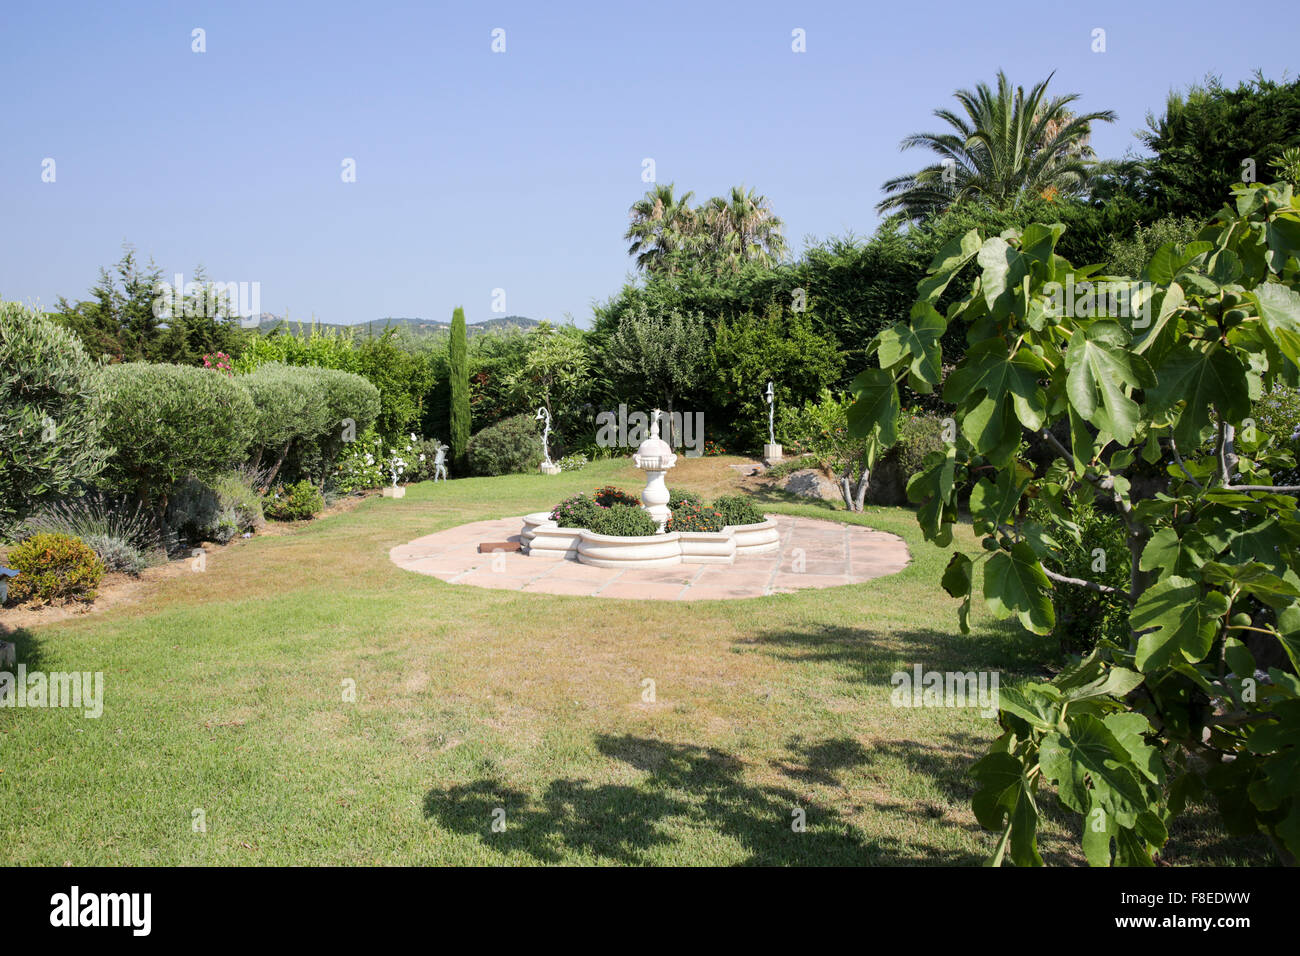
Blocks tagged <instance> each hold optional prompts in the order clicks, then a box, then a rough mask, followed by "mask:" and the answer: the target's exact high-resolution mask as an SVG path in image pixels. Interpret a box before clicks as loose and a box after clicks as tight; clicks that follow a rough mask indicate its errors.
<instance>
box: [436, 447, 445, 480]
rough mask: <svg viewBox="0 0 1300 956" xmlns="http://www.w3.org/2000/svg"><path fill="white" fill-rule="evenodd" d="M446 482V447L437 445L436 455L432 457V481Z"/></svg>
mask: <svg viewBox="0 0 1300 956" xmlns="http://www.w3.org/2000/svg"><path fill="white" fill-rule="evenodd" d="M440 477H441V479H442V480H443V481H446V480H447V446H446V445H439V446H438V453H437V454H436V455H434V457H433V480H434V481H437V480H438V479H439V478H440Z"/></svg>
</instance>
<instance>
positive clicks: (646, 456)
mask: <svg viewBox="0 0 1300 956" xmlns="http://www.w3.org/2000/svg"><path fill="white" fill-rule="evenodd" d="M661 414H662V413H661V412H660V411H659V409H657V408H656V409H655V411H654V417H653V418H652V419H651V422H650V437H649V438H647V439H646V440H645V441H643V442H642V443H641V445H640V447H639V448H637V450H636V454H635V455H633V456H632V462H633V464H635V465H636V466H637V467H638V468H640V469H641V470H642V471H644V472H645V491H643V492H641V507H642V508H643V509H645V511H647V512H648V513H649V515H650V517H652V518H654V519H655V522H656V523H657V524H658V525H659V533H660V534H663V530H664V525H665V524H666V523H667V522H668V519H669V518H670V517H672V512H671V511H669V510H668V499H669V498H670V497H671V496H670V495H669V494H668V485H667V484H665V483H664V476H665V475H667V474H668V471H669V469H670V468H673V467H675V466H676V465H677V456H676V455H675V454H673V450H672V448H670V447H669V446H668V442H666V441H664V440H663V439H662V438H660V437H659V416H660V415H661Z"/></svg>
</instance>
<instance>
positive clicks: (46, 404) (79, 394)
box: [0, 302, 106, 539]
mask: <svg viewBox="0 0 1300 956" xmlns="http://www.w3.org/2000/svg"><path fill="white" fill-rule="evenodd" d="M100 420H101V415H100V412H99V401H98V395H97V392H96V388H95V365H94V363H93V362H92V361H91V359H90V357H89V356H88V355H87V354H86V350H85V349H84V348H83V347H82V344H81V342H80V340H78V338H77V337H76V335H74V334H73V333H72V332H70V331H69V330H67V329H64V328H61V327H60V326H58V325H55V324H54V323H53V322H51V321H49V320H48V319H46V318H45V317H44V316H42V315H41V314H39V313H37V312H34V311H33V310H31V309H28V308H26V307H25V306H22V305H19V304H18V303H16V302H0V436H3V440H0V539H3V538H7V537H8V536H9V535H10V534H12V533H13V530H14V526H15V525H16V524H17V523H18V522H19V521H21V520H22V519H23V518H25V517H27V516H28V515H29V514H31V513H32V512H33V511H35V510H37V509H38V508H39V507H40V506H41V505H42V504H45V503H47V502H51V501H55V500H57V499H58V498H59V497H62V496H64V495H67V494H68V493H69V492H72V491H73V490H74V489H75V488H76V487H77V486H78V485H80V484H82V483H84V482H88V481H90V480H91V479H92V478H94V477H95V476H96V475H98V474H99V473H100V471H101V470H102V469H103V467H104V460H105V457H106V449H105V448H104V446H103V443H102V442H101V437H100Z"/></svg>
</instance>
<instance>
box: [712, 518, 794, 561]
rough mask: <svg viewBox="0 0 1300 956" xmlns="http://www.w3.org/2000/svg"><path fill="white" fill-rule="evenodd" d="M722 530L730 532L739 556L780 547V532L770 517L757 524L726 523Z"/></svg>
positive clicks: (766, 551) (765, 551)
mask: <svg viewBox="0 0 1300 956" xmlns="http://www.w3.org/2000/svg"><path fill="white" fill-rule="evenodd" d="M722 530H723V532H724V533H726V532H728V531H729V532H731V534H732V535H733V536H734V537H735V539H736V554H737V555H738V556H740V557H743V556H745V555H747V554H767V553H768V552H769V551H776V550H778V549H779V548H780V547H781V532H779V531H778V530H777V528H776V522H775V521H773V520H772V519H771V518H767V519H765V520H763V521H760V522H758V523H757V524H737V525H727V527H725V528H723V529H722Z"/></svg>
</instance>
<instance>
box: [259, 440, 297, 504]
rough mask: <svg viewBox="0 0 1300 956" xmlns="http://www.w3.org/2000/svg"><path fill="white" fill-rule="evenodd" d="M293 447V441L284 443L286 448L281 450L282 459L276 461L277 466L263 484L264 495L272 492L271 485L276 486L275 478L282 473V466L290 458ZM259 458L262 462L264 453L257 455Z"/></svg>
mask: <svg viewBox="0 0 1300 956" xmlns="http://www.w3.org/2000/svg"><path fill="white" fill-rule="evenodd" d="M292 445H293V442H292V441H287V442H285V443H284V447H283V448H281V449H280V457H279V458H277V459H276V460H275V465H274V466H273V467H272V468H271V473H270V474H269V475H267V476H266V481H265V482H263V484H262V494H266V493H267V492H268V491H270V490H271V485H273V484H275V476H276V475H278V474H279V473H280V466H281V465H283V464H284V459H285V458H286V457H287V456H288V454H289V448H290V447H291V446H292ZM257 457H258V459H259V460H261V457H262V453H261V452H260V451H259V452H258V453H257Z"/></svg>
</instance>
